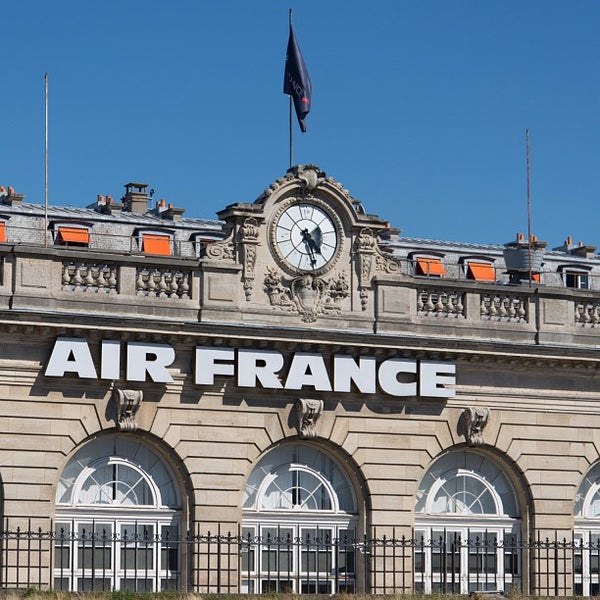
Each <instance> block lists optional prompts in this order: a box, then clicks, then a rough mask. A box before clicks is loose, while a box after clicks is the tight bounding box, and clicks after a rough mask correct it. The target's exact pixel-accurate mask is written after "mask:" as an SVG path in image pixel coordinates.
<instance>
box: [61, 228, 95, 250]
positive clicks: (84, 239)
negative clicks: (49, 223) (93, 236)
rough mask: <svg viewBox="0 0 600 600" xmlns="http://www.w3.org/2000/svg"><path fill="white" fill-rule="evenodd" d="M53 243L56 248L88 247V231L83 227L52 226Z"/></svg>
mask: <svg viewBox="0 0 600 600" xmlns="http://www.w3.org/2000/svg"><path fill="white" fill-rule="evenodd" d="M54 243H55V244H56V245H58V246H83V247H88V246H89V245H90V229H89V227H87V226H85V225H72V224H69V225H61V224H56V225H55V226H54Z"/></svg>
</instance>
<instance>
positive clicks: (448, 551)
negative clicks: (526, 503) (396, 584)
mask: <svg viewBox="0 0 600 600" xmlns="http://www.w3.org/2000/svg"><path fill="white" fill-rule="evenodd" d="M415 513H416V515H415V539H416V544H417V548H416V552H415V561H416V564H417V566H418V568H417V569H416V571H415V586H416V588H417V589H421V590H422V591H424V592H427V593H431V592H435V591H440V590H441V589H442V587H443V582H445V581H449V580H452V581H455V580H456V581H457V586H458V587H457V589H454V588H453V591H456V592H459V593H461V594H465V593H470V592H472V591H473V590H475V589H506V588H507V587H510V586H517V587H518V586H519V585H520V569H521V567H520V560H521V557H520V550H519V544H518V539H519V529H520V520H519V518H520V510H519V504H518V502H517V497H516V494H515V491H514V489H513V486H512V485H511V483H510V481H509V479H508V477H507V476H506V474H505V473H504V471H503V469H502V468H501V467H500V465H499V464H498V463H496V461H494V460H493V459H491V458H489V457H487V456H485V455H484V454H480V453H478V452H474V451H471V450H454V451H450V452H447V453H445V454H443V455H442V456H440V457H439V458H438V459H437V460H435V461H434V462H433V463H432V465H431V466H430V467H429V468H428V469H427V471H426V473H425V475H424V476H423V478H422V479H421V482H420V484H419V488H418V491H417V495H416V498H415ZM455 569H458V570H459V571H460V573H459V572H458V571H456V570H455ZM487 586H489V587H487ZM458 588H460V589H458Z"/></svg>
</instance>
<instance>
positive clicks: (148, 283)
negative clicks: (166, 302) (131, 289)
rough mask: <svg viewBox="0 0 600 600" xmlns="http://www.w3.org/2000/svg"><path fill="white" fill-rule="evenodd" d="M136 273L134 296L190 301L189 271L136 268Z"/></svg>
mask: <svg viewBox="0 0 600 600" xmlns="http://www.w3.org/2000/svg"><path fill="white" fill-rule="evenodd" d="M136 272H137V275H136V295H138V296H155V297H157V298H176V299H182V300H189V299H190V276H191V273H190V271H182V270H179V269H171V268H168V267H167V268H159V267H151V268H146V267H138V268H137V269H136Z"/></svg>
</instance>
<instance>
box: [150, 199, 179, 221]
mask: <svg viewBox="0 0 600 600" xmlns="http://www.w3.org/2000/svg"><path fill="white" fill-rule="evenodd" d="M184 212H185V208H177V207H175V206H173V205H172V204H171V203H170V202H169V203H168V204H166V202H165V201H164V199H162V198H161V199H160V200H157V201H156V215H157V216H159V217H161V218H163V219H170V220H171V221H178V220H179V219H181V216H182V215H183V213H184Z"/></svg>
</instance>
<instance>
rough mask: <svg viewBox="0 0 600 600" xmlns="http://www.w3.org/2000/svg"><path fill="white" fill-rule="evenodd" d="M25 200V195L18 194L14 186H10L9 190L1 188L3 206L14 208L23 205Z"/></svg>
mask: <svg viewBox="0 0 600 600" xmlns="http://www.w3.org/2000/svg"><path fill="white" fill-rule="evenodd" d="M24 198H25V194H16V193H15V190H14V188H13V187H12V186H10V185H9V186H8V189H6V188H5V187H4V186H0V201H1V202H2V204H6V205H8V206H14V205H15V204H21V202H23V199H24Z"/></svg>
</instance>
